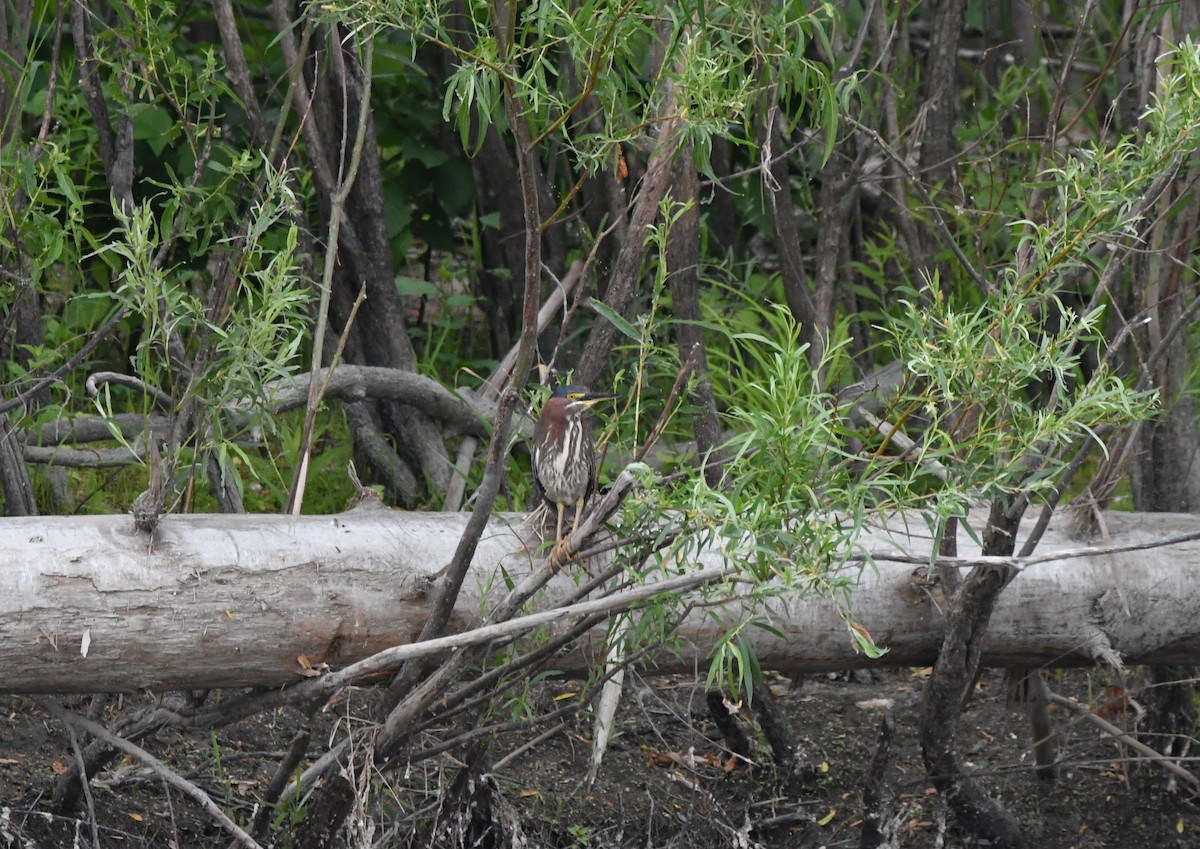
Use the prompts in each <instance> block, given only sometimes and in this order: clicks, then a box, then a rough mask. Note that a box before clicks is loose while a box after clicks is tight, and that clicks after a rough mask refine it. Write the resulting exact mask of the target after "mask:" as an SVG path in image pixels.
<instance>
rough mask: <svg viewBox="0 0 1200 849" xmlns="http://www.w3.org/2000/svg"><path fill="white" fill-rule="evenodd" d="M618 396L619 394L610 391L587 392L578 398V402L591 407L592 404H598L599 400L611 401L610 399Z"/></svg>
mask: <svg viewBox="0 0 1200 849" xmlns="http://www.w3.org/2000/svg"><path fill="white" fill-rule="evenodd" d="M619 397H620V396H619V395H615V394H613V393H612V392H589V393H587V394H586V395H584V396H583V397H582V398H579V399H578V403H580V404H586V405H587V406H588V407H591V406H593V405H594V404H599V403H600V402H601V401H611V400H612V399H614V398H619Z"/></svg>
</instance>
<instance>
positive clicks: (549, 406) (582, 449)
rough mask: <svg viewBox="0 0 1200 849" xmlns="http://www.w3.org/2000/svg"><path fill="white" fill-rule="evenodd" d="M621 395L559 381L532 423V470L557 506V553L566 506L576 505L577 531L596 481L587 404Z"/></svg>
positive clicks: (560, 544) (547, 497)
mask: <svg viewBox="0 0 1200 849" xmlns="http://www.w3.org/2000/svg"><path fill="white" fill-rule="evenodd" d="M616 397H617V396H616V395H610V394H607V393H603V392H591V391H589V390H588V389H587V387H584V386H560V387H559V388H558V389H556V390H555V392H554V394H553V395H551V396H550V397H549V398H547V399H546V403H545V404H544V405H543V406H542V414H541V415H540V416H538V420H537V424H536V425H535V426H534V428H533V476H534V479H535V481H536V483H537V485H538V486H539V487H541V490H542V495H543V496H544V497H545V499H546V501H547V503H549V504H553V505H556V506H557V507H558V525H557V528H556V530H555V533H554V552H555V554H557V553H558V552H559V551H560V549H561V547H562V541H563V535H562V534H563V511H564V510H566V508H567V506H568V505H570V506H571V507H573V508H575V523H574V524H573V525H572V527H571V535H572V536H574V535H575V533H576V532H578V530H579V517H580V515H581V514H582V513H583V503H584V501H585V500H587V497H588V496H589V495H591V493H592V490H593V488H594V487H595V485H596V444H595V442H594V441H593V439H592V428H591V424H590V423H589V422H588V410H589V409H591V407H592V405H593V404H596V403H597V402H599V401H605V400H607V399H609V398H616ZM552 556H553V555H552Z"/></svg>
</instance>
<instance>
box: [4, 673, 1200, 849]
mask: <svg viewBox="0 0 1200 849" xmlns="http://www.w3.org/2000/svg"><path fill="white" fill-rule="evenodd" d="M1049 680H1050V684H1051V688H1052V689H1053V690H1054V691H1055V692H1058V693H1061V694H1064V695H1070V696H1072V697H1074V698H1077V699H1079V700H1081V701H1083V702H1086V703H1089V704H1091V705H1092V707H1093V708H1097V709H1100V710H1102V712H1103V713H1104V715H1105V716H1106V718H1107V719H1108V720H1109V721H1111V722H1114V723H1117V724H1119V725H1127V726H1128V725H1131V724H1133V723H1135V722H1136V709H1137V705H1136V703H1135V704H1133V705H1130V704H1128V703H1125V702H1122V703H1121V704H1120V705H1119V706H1118V707H1117V708H1116V709H1114V708H1113V706H1112V704H1109V702H1111V695H1110V693H1111V691H1110V685H1109V682H1108V681H1107V680H1106V679H1103V678H1102V677H1101V676H1100V674H1099V673H1097V672H1094V671H1087V670H1072V671H1069V672H1065V673H1053V674H1051V675H1050V676H1049ZM1003 683H1004V676H1003V674H1002V673H1000V672H995V673H989V674H986V675H984V676H983V678H982V679H981V681H980V682H979V686H978V688H977V691H976V693H975V696H974V698H973V699H972V701H971V703H970V706H969V707H968V710H967V713H966V714H965V717H964V722H963V724H962V728H961V733H960V736H959V745H960V753H961V755H962V758H963V760H964V761H965V762H966V763H967V764H968V765H969V766H970V768H971V769H973V770H974V771H975V772H976V773H977V774H978V775H979V776H980V777H981V778H982V780H983V782H984V784H985V786H986V787H987V788H988V790H989V792H991V793H992V794H993V795H994V796H995V797H996V798H998V799H1000V800H1001V801H1002V802H1003V803H1004V804H1005V805H1006V806H1007V807H1008V808H1009V809H1010V810H1011V811H1012V812H1013V813H1014V814H1016V816H1017V817H1018V818H1019V820H1020V822H1021V824H1022V826H1023V829H1024V833H1025V836H1026V840H1027V845H1028V846H1030V847H1038V849H1058V847H1061V848H1062V849H1067V847H1077V848H1078V849H1101V847H1114V849H1116V847H1200V807H1198V806H1197V804H1196V800H1195V799H1194V798H1189V794H1188V793H1187V792H1186V788H1183V789H1180V788H1179V787H1178V786H1177V784H1178V782H1177V781H1172V780H1171V777H1170V775H1169V774H1168V773H1167V772H1165V771H1164V770H1163V769H1162V768H1161V766H1159V765H1157V764H1152V763H1147V762H1145V761H1144V760H1142V759H1139V758H1138V757H1136V756H1135V753H1133V752H1131V751H1130V750H1128V749H1126V748H1123V747H1122V746H1120V745H1119V744H1117V743H1116V742H1114V741H1113V740H1112V739H1111V738H1109V737H1107V736H1105V735H1104V734H1103V733H1101V732H1100V731H1099V730H1098V729H1097V728H1096V727H1095V725H1094V724H1092V723H1091V722H1089V721H1088V720H1087V719H1086V718H1082V717H1080V716H1073V715H1071V714H1070V713H1068V712H1066V711H1064V710H1062V709H1056V712H1055V717H1056V722H1057V724H1058V728H1059V731H1060V735H1061V744H1062V745H1061V748H1060V757H1061V764H1060V766H1059V777H1058V778H1057V780H1054V781H1052V782H1047V781H1045V780H1041V779H1039V778H1038V777H1037V776H1036V775H1035V771H1034V769H1033V766H1032V754H1031V751H1030V748H1029V742H1028V735H1027V733H1026V723H1025V720H1024V718H1023V716H1022V714H1021V713H1020V712H1019V710H1017V709H1015V708H1012V707H1009V706H1008V705H1006V700H1005V698H1004V692H1003V690H1004V686H1003ZM922 684H923V671H921V670H909V671H884V672H877V673H856V674H854V675H840V676H816V677H812V678H808V679H806V680H804V681H803V682H794V681H789V680H787V679H784V678H779V677H774V678H772V679H771V688H772V693H773V694H774V695H775V696H776V699H775V701H776V703H777V705H778V707H779V708H780V710H781V713H782V714H783V716H784V717H785V718H786V719H787V721H788V722H789V723H790V725H791V727H792V730H793V732H794V733H795V739H796V741H797V744H798V746H799V751H800V754H801V758H800V762H799V765H798V769H797V770H796V771H795V773H794V774H792V775H790V776H788V777H786V778H785V777H783V776H782V775H781V774H780V772H779V771H778V770H776V769H774V768H773V765H772V758H771V756H770V751H769V748H768V747H767V746H766V744H765V742H764V741H763V739H762V735H761V731H760V730H759V729H758V728H757V726H756V725H746V726H745V727H746V728H747V729H748V730H749V731H750V732H751V736H752V738H753V739H752V745H753V746H754V748H753V749H752V751H751V759H752V760H753V761H754V762H755V764H754V765H753V766H749V765H747V764H746V763H744V762H739V761H737V760H736V759H734V760H732V761H731V758H730V753H729V751H728V749H727V748H726V747H725V746H724V745H723V741H722V738H721V735H720V733H719V732H718V731H717V729H716V727H715V725H714V723H713V720H712V717H711V715H710V712H709V708H708V705H707V703H706V699H705V693H704V691H703V685H702V682H701V681H696V680H694V679H692V678H690V677H671V678H656V679H641V678H639V677H637V676H634V677H632V679H631V680H630V681H629V682H628V683H627V687H626V691H625V695H624V699H623V702H622V706H621V710H620V712H619V715H618V728H617V733H616V736H615V738H614V740H613V741H612V743H611V745H610V747H609V750H608V752H607V754H606V755H605V758H604V761H603V764H602V766H601V768H600V769H599V772H598V774H597V777H596V780H595V781H594V782H593V783H591V784H589V783H587V782H586V780H585V779H586V775H587V771H588V759H589V757H590V744H589V739H590V736H591V725H590V720H588V719H587V718H582V717H581V718H577V719H574V720H570V721H568V722H567V723H566V725H565V727H563V728H562V729H561V730H560V731H559V732H558V733H556V734H553V735H552V736H550V737H548V738H547V739H545V740H543V741H541V742H539V743H538V744H537V745H535V746H533V747H532V748H529V749H528V750H527V751H524V752H519V753H517V754H516V755H514V756H512V757H509V758H507V759H506V760H504V761H503V762H502V763H501V765H500V767H499V768H498V769H495V770H494V771H491V772H488V773H486V774H485V775H484V776H483V777H479V776H475V777H474V781H473V782H471V783H470V787H472V788H473V789H474V790H475V791H476V796H475V798H476V799H477V800H478V799H480V798H483V796H481V795H480V791H481V790H486V791H487V794H486V798H487V799H488V800H489V805H488V816H489V817H490V818H491V819H492V820H493V821H494V822H496V823H501V824H502V825H501V826H500V827H501V829H502V830H503V831H504V832H505V843H506V845H512V841H513V839H514V838H515V839H517V840H524V841H525V843H524V845H529V846H545V847H580V849H582V847H610V846H611V847H624V846H630V847H633V846H637V847H668V846H676V847H687V849H705V847H710V846H711V847H718V846H722V847H752V846H770V847H775V846H778V847H796V849H800V847H805V849H807V847H821V846H824V847H857V846H859V845H860V839H861V831H862V821H863V798H862V795H863V794H862V789H863V786H864V774H865V772H866V771H867V769H868V766H869V764H870V762H871V759H872V756H873V754H874V752H875V748H876V743H877V740H878V735H879V729H880V726H881V719H882V717H883V715H884V712H885V711H886V710H888V709H890V710H891V712H892V714H893V716H894V720H895V723H894V727H895V731H894V736H893V742H892V749H891V758H890V760H889V762H888V765H887V770H886V773H885V780H884V785H883V793H882V809H881V810H882V813H883V815H884V817H883V825H884V830H885V831H886V832H889V833H891V834H892V835H893V843H892V844H891V845H894V846H897V847H913V849H927V847H943V846H944V847H965V846H983V845H986V843H983V842H980V841H973V840H971V839H969V838H967V837H966V836H964V835H963V834H962V833H961V832H959V831H958V830H957V829H956V828H955V825H954V823H953V822H952V821H948V820H950V818H949V817H948V816H947V814H946V813H945V811H944V810H943V806H942V805H941V804H940V803H939V799H938V797H937V795H936V794H935V793H934V791H933V790H932V788H931V787H930V784H929V782H928V780H927V779H926V778H925V775H924V771H923V768H922V766H921V759H920V753H919V750H918V748H917V745H916V727H917V722H918V718H919V716H920V696H921V689H922ZM574 692H575V685H574V684H573V683H572V682H559V681H550V682H547V683H544V684H541V685H539V686H538V688H537V690H536V692H535V699H534V700H533V701H534V703H535V704H536V705H537V707H539V708H540V709H543V710H553V709H554V708H555V707H558V706H561V705H563V704H565V703H568V702H569V701H570V699H572V698H574V695H573V693H574ZM370 697H371V694H370V693H369V692H368V691H359V692H355V693H351V694H347V695H345V696H343V698H342V701H341V702H339V703H335V704H333V705H331V706H330V710H329V711H327V712H325V713H323V714H321V716H320V717H319V718H318V720H317V722H316V725H315V726H314V728H313V730H314V735H313V739H314V741H320V742H314V749H315V750H317V751H316V753H319V751H320V750H321V746H322V745H323V743H324V742H325V741H327V740H329V739H333V738H336V737H337V735H338V734H339V731H338V727H339V723H342V727H344V724H346V723H354V722H356V721H357V720H356V719H355V717H356V716H361V715H366V711H367V709H368V707H369V705H368V702H369V699H370ZM146 698H147V697H141V698H140V699H128V698H127V699H123V700H121V701H119V702H117V701H114V702H113V703H111V704H109V705H108V706H107V707H106V708H105V711H104V714H105V719H106V720H108V721H110V722H111V721H112V720H113V719H114V718H115V717H117V716H119V715H120V714H121V712H123V711H128V710H131V709H133V708H134V707H135V706H136V705H137V704H140V703H144V701H145V699H146ZM356 700H357V701H356ZM59 702H60V703H65V704H68V705H69V706H71V707H72V708H73V709H75V710H79V711H85V710H86V709H87V706H88V705H87V700H82V699H59ZM0 710H2V711H3V713H2V717H3V718H2V719H0V805H2V806H3V810H2V816H0V847H22V849H25V847H70V846H81V847H90V846H93V845H94V842H93V840H94V838H93V834H95V835H97V836H98V838H99V844H100V846H102V847H130V846H147V847H171V849H200V847H204V849H213V847H216V846H227V845H230V840H229V836H228V834H227V833H226V832H224V831H223V830H222V829H221V828H220V827H219V826H217V825H216V824H215V823H214V821H213V818H212V817H211V816H210V815H209V814H207V813H205V812H204V811H203V810H201V809H200V807H199V806H198V805H197V804H196V803H195V802H193V801H192V800H190V799H188V798H186V797H185V796H184V795H183V794H182V793H181V792H180V791H179V790H176V789H173V788H170V789H169V788H167V786H166V785H165V783H164V782H163V781H162V779H161V778H159V777H157V776H156V775H154V774H153V773H151V772H150V771H149V770H147V769H145V768H144V767H143V766H142V765H141V764H139V763H137V762H134V761H133V760H131V759H129V758H123V759H120V760H117V761H115V762H114V763H113V764H112V765H111V766H110V767H109V768H108V769H106V770H105V771H104V772H103V773H102V774H101V775H99V776H97V777H96V778H95V779H94V781H93V782H92V786H91V795H92V800H93V801H92V805H93V807H94V811H95V814H94V821H93V819H92V815H91V814H89V813H88V812H87V810H86V809H85V810H81V811H79V812H77V813H69V814H68V813H62V812H58V811H55V810H54V809H53V807H52V806H51V804H50V797H51V794H52V792H53V787H54V783H55V780H56V778H57V776H58V775H59V774H61V773H62V772H63V771H64V770H65V769H66V766H67V764H68V763H70V762H71V760H72V758H73V754H72V748H71V742H70V738H69V736H68V735H67V733H66V732H65V730H64V728H63V726H62V725H61V724H60V723H58V722H57V721H56V720H54V719H53V718H51V717H50V716H48V715H47V714H46V713H44V712H43V711H42V710H41V709H40V708H39V706H38V705H37V704H36V702H35V701H33V700H31V699H28V698H24V697H16V696H9V697H0ZM746 713H750V712H749V711H747V712H746ZM298 721H299V720H298V717H297V716H295V715H294V714H292V713H291V712H289V711H280V712H277V713H272V714H269V715H264V716H259V717H257V718H255V719H254V720H251V721H246V722H243V723H239V724H237V725H234V726H231V727H228V728H225V729H222V730H220V731H218V732H217V733H216V734H215V736H214V735H200V736H182V735H180V734H177V733H174V732H162V733H160V734H158V735H157V736H155V737H153V738H150V739H145V740H141V741H139V742H140V743H141V744H142V745H143V746H144V747H145V748H146V749H147V750H149V751H150V752H151V753H153V754H154V755H155V756H156V757H158V758H160V759H161V760H163V761H164V762H165V763H167V764H169V765H170V766H171V767H172V768H173V769H175V770H177V771H178V772H179V773H180V774H182V775H184V776H185V777H187V778H188V779H189V780H190V781H192V782H194V783H195V784H196V785H197V786H199V787H200V788H202V789H203V790H205V791H206V792H207V793H208V794H209V795H210V796H211V797H212V798H213V800H214V801H216V802H217V803H218V804H219V805H221V807H222V808H223V809H224V810H225V811H226V812H227V813H228V814H229V815H230V816H231V817H232V818H233V819H234V820H236V821H238V822H240V823H245V822H248V821H249V819H250V817H251V816H252V815H253V811H254V809H255V803H256V800H257V797H258V794H259V793H261V791H262V789H263V787H265V785H266V783H267V781H268V779H269V777H270V775H271V773H272V771H273V768H274V765H275V764H276V763H277V762H278V760H279V759H280V758H281V757H282V754H283V752H284V750H285V749H286V747H287V744H288V741H289V740H290V739H291V737H292V736H293V734H294V732H295V729H296V726H297V724H298ZM430 733H431V735H435V734H437V733H439V730H438V729H433V730H432V731H431V732H430ZM538 733H540V732H538V731H522V732H519V733H510V734H506V735H498V736H496V737H494V738H491V739H489V741H488V748H487V750H486V757H485V759H484V760H485V763H487V764H496V763H497V762H500V761H501V759H503V758H505V756H506V755H509V754H510V753H512V752H514V750H517V749H518V748H519V747H520V746H521V745H522V744H523V743H527V742H529V741H530V740H532V739H533V738H534V737H536V736H537V734H538ZM81 743H86V740H81ZM1193 766H1194V763H1193ZM457 767H458V764H457V762H456V761H455V760H454V759H453V758H451V757H449V756H446V757H442V758H440V759H437V760H436V761H430V762H425V763H423V764H421V765H419V766H415V767H413V768H410V769H408V770H406V771H403V772H402V773H401V772H395V773H388V774H386V775H383V776H376V778H375V781H374V783H373V785H372V788H373V789H372V793H371V796H370V798H369V799H367V802H366V807H367V808H368V809H369V810H370V811H372V816H371V817H370V818H369V821H368V822H366V824H365V825H362V826H361V827H360V829H359V831H358V837H357V838H356V839H357V841H358V842H356V843H354V844H352V845H356V846H372V845H373V846H388V847H392V846H406V845H412V844H422V843H424V844H433V845H448V844H449V843H454V842H459V838H460V837H461V836H462V835H461V833H458V834H455V831H456V830H457V831H458V832H461V831H462V829H464V828H466V826H465V825H464V823H465V820H464V819H461V818H457V817H455V816H453V815H452V813H449V812H447V811H446V810H445V808H439V807H438V805H437V801H438V799H439V798H442V799H444V798H445V793H444V791H445V790H446V788H447V787H448V786H450V784H451V783H452V776H454V775H457V774H459V773H458V769H457ZM313 803H314V802H313V800H311V799H309V800H305V804H313ZM414 812H416V813H415V814H414ZM308 813H309V811H308V809H307V808H306V807H304V806H300V807H298V808H297V807H293V808H291V809H288V810H285V811H279V812H277V814H276V816H277V818H278V819H279V821H280V823H281V827H280V829H279V830H278V831H276V832H275V833H274V836H273V838H272V841H267V843H265V844H264V845H276V846H280V847H286V846H297V845H301V844H302V842H303V841H302V838H303V837H304V836H305V835H304V833H305V830H306V828H307V823H306V819H307V816H308ZM477 813H478V812H477ZM477 819H478V817H477ZM93 829H94V830H93Z"/></svg>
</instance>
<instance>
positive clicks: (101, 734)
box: [34, 696, 262, 849]
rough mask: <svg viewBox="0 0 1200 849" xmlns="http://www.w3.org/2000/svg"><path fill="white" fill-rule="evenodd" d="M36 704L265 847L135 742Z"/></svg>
mask: <svg viewBox="0 0 1200 849" xmlns="http://www.w3.org/2000/svg"><path fill="white" fill-rule="evenodd" d="M34 701H35V702H36V703H37V704H38V706H39V707H41V708H42V709H43V710H45V711H47V712H48V713H50V714H53V715H54V717H55V718H57V719H58V720H59V721H60V722H62V723H63V724H64V725H74V726H75V727H77V728H80V729H82V730H84V731H86V732H87V733H88V734H91V735H92V736H93V737H95V738H97V739H99V740H103V741H104V742H105V743H107V744H108V745H110V746H112V747H113V748H116V749H120V750H121V751H122V752H124V753H125V754H127V755H131V756H132V757H135V758H137V759H138V760H139V761H141V762H142V763H144V764H146V766H148V767H150V769H152V770H154V771H155V772H156V773H158V774H159V775H160V776H162V777H163V778H164V779H165V780H166V781H167V783H169V784H171V785H173V786H174V787H175V788H177V789H178V790H180V791H182V792H183V793H184V794H186V795H187V796H190V797H191V798H192V799H193V800H194V801H196V802H197V803H199V805H200V806H201V807H202V808H203V809H204V810H206V811H208V813H209V814H211V815H212V817H213V819H215V820H216V821H217V822H218V823H220V825H221V827H222V828H224V829H225V830H227V831H228V832H229V833H230V834H233V835H234V836H235V837H237V839H238V842H239V843H241V844H242V845H243V846H245V847H247V849H262V847H261V846H260V845H259V844H258V842H257V841H255V840H254V838H252V837H251V836H250V835H249V834H247V833H246V832H245V831H243V830H242V829H241V827H240V826H239V825H238V824H237V823H235V822H234V821H233V820H231V819H230V818H229V817H227V816H226V815H225V812H224V811H222V810H221V809H220V808H219V807H217V805H216V803H215V802H213V800H212V799H211V798H209V796H208V794H207V793H205V792H204V791H203V790H201V789H200V788H199V787H197V786H196V785H195V784H192V782H190V781H188V780H187V779H186V778H184V777H183V776H181V775H179V773H177V772H175V771H174V770H172V769H170V768H168V767H167V766H166V764H164V763H163V762H162V761H160V760H159V759H158V758H156V757H154V755H152V754H150V753H149V752H147V751H146V750H145V749H142V748H141V747H139V746H135V745H134V744H133V743H130V742H129V741H128V740H126V739H124V738H123V737H118V736H117V735H116V734H113V733H112V732H111V731H109V730H108V729H107V728H105V727H104V726H103V725H100V724H99V723H97V722H92V721H91V720H90V719H85V718H84V717H82V716H79V715H78V714H76V713H72V712H71V711H69V710H66V709H65V708H64V707H63V706H62V705H60V704H59V703H58V702H56V701H54V700H53V699H48V698H45V697H42V696H38V697H36V698H35V699H34ZM85 780H86V779H85Z"/></svg>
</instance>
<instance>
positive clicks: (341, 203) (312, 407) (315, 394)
mask: <svg viewBox="0 0 1200 849" xmlns="http://www.w3.org/2000/svg"><path fill="white" fill-rule="evenodd" d="M365 41H366V48H365V50H364V56H363V73H362V79H363V84H362V93H361V95H360V97H361V101H360V103H359V110H358V126H357V128H356V129H355V136H354V147H353V148H352V150H351V151H350V164H349V167H348V168H347V169H346V172H345V174H344V175H342V180H341V182H340V183H339V184H338V187H337V191H335V192H334V193H333V196H332V197H331V198H330V209H329V238H328V243H327V245H326V247H325V268H324V270H323V272H322V275H321V300H320V304H319V305H318V307H317V326H316V328H315V329H314V331H313V355H312V361H313V372H312V375H313V376H312V381H311V382H310V383H309V387H308V408H307V410H306V411H305V413H304V431H303V434H302V436H301V438H300V458H299V462H298V463H297V464H296V473H295V477H294V479H293V480H292V492H291V496H290V499H289V504H288V512H289V513H291V514H293V515H297V516H298V515H299V514H300V508H301V506H302V505H303V503H304V487H305V482H306V481H307V478H308V463H309V460H310V458H311V456H312V443H313V434H314V431H315V429H316V422H317V410H318V409H319V407H320V405H321V391H322V388H323V387H322V386H321V384H320V383H319V382H318V375H319V374H320V372H321V365H322V363H321V359H322V355H323V353H324V350H323V349H324V342H325V326H326V324H327V323H328V322H329V300H330V297H331V295H332V293H333V272H334V267H335V266H336V265H337V249H338V232H339V231H340V229H341V225H342V215H343V211H344V208H345V205H346V199H347V198H348V197H349V196H350V190H351V189H352V188H353V187H354V180H355V178H356V177H357V176H358V166H359V164H360V163H361V161H362V150H363V145H364V144H365V143H366V136H367V125H368V121H369V119H370V116H371V68H372V64H373V62H374V57H375V41H374V39H373V38H370V37H368V38H366V39H365ZM344 142H345V134H343V144H344ZM342 161H345V160H344V159H343V160H342ZM349 329H350V323H349V322H347V323H346V329H345V331H343V333H346V332H348V331H349ZM338 347H339V349H340V348H341V345H340V344H339V346H338ZM330 365H337V363H336V361H335V362H333V363H331V364H330Z"/></svg>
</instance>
